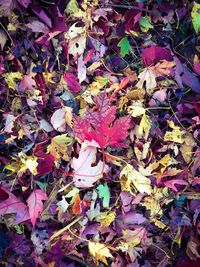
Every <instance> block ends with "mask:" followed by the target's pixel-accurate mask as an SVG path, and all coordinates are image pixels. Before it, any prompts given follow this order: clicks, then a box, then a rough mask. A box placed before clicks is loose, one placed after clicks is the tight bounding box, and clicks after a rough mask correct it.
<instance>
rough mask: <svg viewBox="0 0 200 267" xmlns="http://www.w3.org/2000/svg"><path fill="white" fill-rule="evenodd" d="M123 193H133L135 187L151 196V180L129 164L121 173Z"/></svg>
mask: <svg viewBox="0 0 200 267" xmlns="http://www.w3.org/2000/svg"><path fill="white" fill-rule="evenodd" d="M120 179H121V187H122V191H128V192H132V189H131V185H133V186H134V187H135V188H136V189H137V191H139V192H140V193H147V194H151V192H152V187H151V180H150V179H149V178H147V177H145V176H144V175H142V174H141V173H139V172H138V171H136V170H135V169H134V168H133V167H132V166H131V165H130V164H127V165H126V166H125V167H124V168H123V170H122V171H121V173H120Z"/></svg>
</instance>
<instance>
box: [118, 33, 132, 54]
mask: <svg viewBox="0 0 200 267" xmlns="http://www.w3.org/2000/svg"><path fill="white" fill-rule="evenodd" d="M117 46H118V47H120V56H122V57H125V56H126V55H128V54H129V53H130V52H131V45H130V43H129V41H128V38H127V37H124V38H122V39H121V41H120V42H119V43H118V45H117Z"/></svg>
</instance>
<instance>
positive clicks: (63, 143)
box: [47, 134, 73, 164]
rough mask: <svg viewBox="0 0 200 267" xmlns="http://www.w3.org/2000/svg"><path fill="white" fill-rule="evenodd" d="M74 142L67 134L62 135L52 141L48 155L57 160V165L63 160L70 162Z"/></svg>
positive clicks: (48, 148)
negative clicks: (71, 146)
mask: <svg viewBox="0 0 200 267" xmlns="http://www.w3.org/2000/svg"><path fill="white" fill-rule="evenodd" d="M72 142H73V140H72V138H71V137H69V136H68V135H67V134H61V135H58V136H55V137H53V138H52V139H51V144H50V145H49V146H48V147H47V153H50V154H51V155H52V156H53V157H54V158H55V164H58V161H59V160H60V159H61V158H62V159H63V160H66V161H68V160H70V157H69V155H68V154H69V152H70V148H69V145H71V144H72Z"/></svg>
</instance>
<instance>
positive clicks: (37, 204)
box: [26, 189, 48, 226]
mask: <svg viewBox="0 0 200 267" xmlns="http://www.w3.org/2000/svg"><path fill="white" fill-rule="evenodd" d="M47 199H48V197H47V195H46V193H45V192H44V191H43V190H40V189H36V190H34V191H33V192H32V193H31V195H30V196H29V198H28V199H27V201H26V202H27V203H28V208H29V215H30V218H31V223H32V225H33V226H35V223H36V219H37V218H39V215H40V214H41V212H42V211H43V202H42V200H47Z"/></svg>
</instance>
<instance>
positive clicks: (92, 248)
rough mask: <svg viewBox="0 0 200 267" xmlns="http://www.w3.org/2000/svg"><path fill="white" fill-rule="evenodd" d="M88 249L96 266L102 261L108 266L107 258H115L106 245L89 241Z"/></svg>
mask: <svg viewBox="0 0 200 267" xmlns="http://www.w3.org/2000/svg"><path fill="white" fill-rule="evenodd" d="M88 249H89V252H90V254H91V255H92V256H93V257H94V259H95V262H96V264H98V261H102V262H103V263H105V264H106V265H108V262H107V259H106V258H113V256H112V254H111V253H110V250H109V248H107V247H106V245H105V244H101V243H98V242H91V241H89V243H88ZM97 266H99V265H97Z"/></svg>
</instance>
